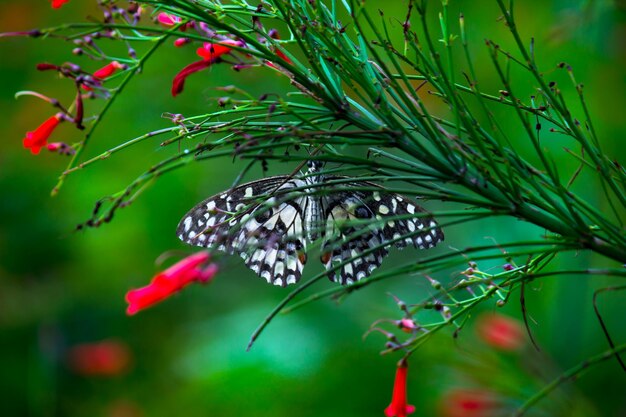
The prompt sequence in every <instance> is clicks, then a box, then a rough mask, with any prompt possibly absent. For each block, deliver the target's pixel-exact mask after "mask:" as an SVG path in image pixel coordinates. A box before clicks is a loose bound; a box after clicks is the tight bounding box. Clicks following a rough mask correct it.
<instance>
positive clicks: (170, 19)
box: [157, 12, 182, 27]
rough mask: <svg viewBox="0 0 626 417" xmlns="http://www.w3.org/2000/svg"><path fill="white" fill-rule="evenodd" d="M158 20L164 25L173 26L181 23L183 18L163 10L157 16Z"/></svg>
mask: <svg viewBox="0 0 626 417" xmlns="http://www.w3.org/2000/svg"><path fill="white" fill-rule="evenodd" d="M157 21H158V22H159V23H160V24H162V25H163V26H166V27H171V26H174V25H177V24H179V23H180V22H181V21H182V19H181V18H180V17H178V16H176V15H173V14H169V13H165V12H161V13H159V15H158V16H157Z"/></svg>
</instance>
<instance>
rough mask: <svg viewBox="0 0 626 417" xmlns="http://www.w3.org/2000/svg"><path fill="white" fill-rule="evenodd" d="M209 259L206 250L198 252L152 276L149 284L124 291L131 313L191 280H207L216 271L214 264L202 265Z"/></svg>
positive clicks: (164, 297)
mask: <svg viewBox="0 0 626 417" xmlns="http://www.w3.org/2000/svg"><path fill="white" fill-rule="evenodd" d="M209 259H210V255H209V254H208V253H207V252H198V253H196V254H193V255H191V256H188V257H186V258H185V259H183V260H181V261H179V262H177V263H176V264H174V265H172V266H171V267H169V268H167V269H166V270H165V271H163V272H159V273H158V274H157V275H155V276H154V278H152V281H151V282H150V284H149V285H147V286H145V287H142V288H138V289H135V290H131V291H129V292H128V293H126V301H127V302H128V308H127V309H126V313H127V314H128V315H133V314H136V313H138V312H139V311H141V310H143V309H145V308H148V307H150V306H152V305H154V304H156V303H158V302H159V301H162V300H164V299H166V298H167V297H169V296H170V295H172V294H174V293H175V292H177V291H179V290H181V289H183V288H184V287H186V286H187V285H189V284H191V283H192V282H195V281H197V282H208V281H210V280H211V279H213V277H214V276H215V274H216V273H217V271H218V267H217V265H216V264H209V265H207V266H202V265H203V264H205V263H206V262H208V261H209Z"/></svg>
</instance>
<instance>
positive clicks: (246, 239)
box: [177, 176, 307, 286]
mask: <svg viewBox="0 0 626 417" xmlns="http://www.w3.org/2000/svg"><path fill="white" fill-rule="evenodd" d="M302 185H303V181H301V180H296V179H290V178H289V177H286V176H278V177H270V178H266V179H262V180H258V181H253V182H249V183H246V184H242V185H240V186H238V187H235V188H233V189H231V190H228V191H226V192H223V193H220V194H217V195H215V196H212V197H209V198H208V199H206V200H204V201H202V202H201V203H199V204H198V205H196V206H195V207H194V208H192V209H191V210H190V211H189V212H188V213H187V214H186V215H185V216H184V217H183V219H182V220H181V222H180V223H179V225H178V229H177V235H178V237H179V238H180V239H181V240H182V241H183V242H185V243H188V244H190V245H195V246H202V247H211V248H216V249H218V250H221V251H224V252H226V253H230V254H232V253H239V254H240V256H241V257H242V258H243V259H244V261H245V262H246V265H247V266H248V267H249V268H250V269H252V270H253V271H254V272H255V273H256V274H257V275H259V276H261V277H263V278H265V279H266V280H267V281H268V282H271V283H273V284H275V285H281V286H285V285H287V284H291V283H295V282H297V281H298V280H299V279H300V277H301V276H302V269H303V267H304V263H305V262H306V255H305V250H306V241H305V236H304V234H303V226H302V224H303V213H304V210H306V202H307V199H306V198H304V197H298V196H297V194H298V192H296V191H290V190H291V189H293V188H295V187H301V186H302ZM299 193H300V194H301V192H299ZM268 196H271V197H270V198H269V199H268V198H267V197H268Z"/></svg>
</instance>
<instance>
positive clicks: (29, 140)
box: [23, 114, 61, 155]
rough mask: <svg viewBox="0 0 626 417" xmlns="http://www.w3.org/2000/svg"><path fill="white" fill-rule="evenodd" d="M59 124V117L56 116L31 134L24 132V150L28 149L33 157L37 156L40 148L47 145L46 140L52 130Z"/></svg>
mask: <svg viewBox="0 0 626 417" xmlns="http://www.w3.org/2000/svg"><path fill="white" fill-rule="evenodd" d="M59 123H61V116H60V115H59V114H56V115H54V116H51V117H49V118H48V119H47V120H46V121H45V122H43V123H42V124H41V125H39V127H38V128H37V129H35V130H34V131H32V132H26V136H25V137H24V140H23V142H24V148H26V149H30V152H31V153H32V154H33V155H37V154H38V153H39V151H40V150H41V148H43V147H44V146H46V145H47V144H48V138H49V137H50V135H51V134H52V132H54V129H56V127H57V126H58V125H59Z"/></svg>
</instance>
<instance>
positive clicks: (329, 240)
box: [320, 177, 444, 285]
mask: <svg viewBox="0 0 626 417" xmlns="http://www.w3.org/2000/svg"><path fill="white" fill-rule="evenodd" d="M340 179H344V178H343V177H325V180H327V181H332V180H340ZM351 187H353V188H354V190H351V189H350V188H351ZM363 190H365V191H363ZM320 204H321V207H322V210H321V211H322V215H323V217H324V218H323V219H321V220H322V222H325V226H324V225H323V226H322V227H325V230H322V234H323V235H324V242H323V243H322V256H321V261H322V263H323V264H324V266H325V267H326V269H327V270H328V278H329V279H330V280H331V281H335V282H336V281H339V282H340V283H341V284H343V285H346V284H351V283H353V282H356V281H358V280H360V279H363V278H365V277H367V276H369V275H370V274H371V273H372V271H373V270H374V269H376V268H377V267H379V266H380V264H381V263H382V260H383V258H384V257H385V256H387V254H388V250H387V249H388V248H389V247H390V246H391V245H392V244H393V245H395V246H396V247H398V248H404V247H406V246H407V245H413V246H415V247H416V248H419V249H428V248H432V247H434V246H435V245H436V244H437V243H439V242H441V241H442V240H443V238H444V236H443V232H442V231H441V229H440V228H439V227H438V225H437V223H436V222H435V220H434V219H433V218H432V217H431V216H430V215H427V212H426V211H425V210H424V209H423V208H421V207H420V206H418V205H417V204H415V203H413V202H412V201H411V200H409V199H407V198H406V197H404V196H401V195H399V194H395V193H389V192H387V191H385V190H384V188H382V187H380V186H378V185H376V184H373V183H370V182H365V181H354V182H350V183H347V184H342V186H341V189H340V190H337V191H335V192H330V193H328V195H326V196H323V197H321V198H320ZM417 214H421V215H420V216H416V215H417ZM398 217H403V218H398ZM386 218H389V219H386ZM358 220H361V221H360V222H357V221H358ZM368 220H371V221H368ZM344 262H345V265H343V266H340V267H338V265H339V264H341V263H344Z"/></svg>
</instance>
